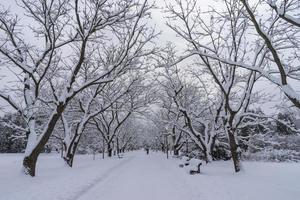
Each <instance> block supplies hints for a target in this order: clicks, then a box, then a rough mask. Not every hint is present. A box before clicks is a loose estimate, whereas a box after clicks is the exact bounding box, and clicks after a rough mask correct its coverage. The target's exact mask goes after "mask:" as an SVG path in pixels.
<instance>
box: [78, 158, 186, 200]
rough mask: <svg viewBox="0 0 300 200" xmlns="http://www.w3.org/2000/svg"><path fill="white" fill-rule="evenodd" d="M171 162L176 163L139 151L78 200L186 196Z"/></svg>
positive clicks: (177, 199) (178, 198)
mask: <svg viewBox="0 0 300 200" xmlns="http://www.w3.org/2000/svg"><path fill="white" fill-rule="evenodd" d="M170 165H171V166H172V165H174V162H173V163H170V161H169V160H166V159H165V158H163V155H161V154H155V153H153V154H150V155H145V153H144V152H138V153H136V154H134V155H133V157H132V158H131V159H130V160H129V161H128V162H126V164H123V165H122V167H118V168H116V170H114V173H110V174H109V177H107V178H106V179H105V180H103V179H100V180H99V181H98V182H97V183H95V184H93V185H92V187H89V188H88V189H86V190H85V191H84V192H82V193H81V195H79V196H78V197H77V198H76V200H120V199H125V200H156V199H172V200H182V199H185V197H186V196H187V195H188V194H187V191H186V190H182V188H184V185H183V184H184V183H185V181H184V180H180V179H179V178H178V177H177V176H176V173H175V172H174V169H175V168H172V167H171V169H170ZM176 169H178V170H179V168H178V167H176ZM190 195H191V194H189V196H190Z"/></svg>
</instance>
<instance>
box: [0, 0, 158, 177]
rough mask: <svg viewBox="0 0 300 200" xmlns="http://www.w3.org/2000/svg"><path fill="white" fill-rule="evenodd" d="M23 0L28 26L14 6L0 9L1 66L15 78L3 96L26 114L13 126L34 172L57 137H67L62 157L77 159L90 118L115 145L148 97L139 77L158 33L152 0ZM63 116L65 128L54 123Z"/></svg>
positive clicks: (0, 94) (27, 166)
mask: <svg viewBox="0 0 300 200" xmlns="http://www.w3.org/2000/svg"><path fill="white" fill-rule="evenodd" d="M19 3H20V5H19V6H20V7H21V8H22V9H23V11H24V17H26V18H27V19H28V20H30V22H31V25H30V26H28V27H24V26H22V25H21V24H22V19H20V18H19V17H18V16H15V15H13V14H11V13H10V11H9V10H1V12H0V31H1V35H0V37H1V38H0V40H1V47H0V53H1V65H2V66H1V67H5V68H6V70H9V71H11V72H12V74H14V75H15V80H16V82H14V83H13V84H7V85H6V87H5V88H4V89H2V90H1V92H0V97H1V98H2V99H4V100H5V101H6V102H7V103H8V104H9V105H10V106H11V107H13V108H14V109H15V110H16V111H17V112H18V113H19V115H20V116H21V117H22V119H23V121H24V126H22V127H21V126H17V125H15V124H14V126H15V128H18V129H19V130H20V131H21V132H22V133H23V134H25V135H26V138H27V139H26V149H25V156H24V160H23V170H24V172H25V173H26V174H29V175H31V176H35V168H36V162H37V158H38V156H39V154H40V153H41V152H42V151H43V149H44V147H45V145H46V144H47V142H48V141H49V139H50V138H51V137H52V136H54V135H59V136H60V138H63V146H64V159H65V160H66V162H67V163H68V164H69V165H70V166H72V163H73V157H74V154H75V151H76V148H77V146H78V143H79V140H80V138H81V136H82V134H83V133H84V131H85V129H86V128H87V125H88V124H94V125H95V126H96V127H98V128H99V130H101V134H102V135H103V138H104V139H105V140H106V142H107V145H110V144H111V141H112V140H113V138H114V136H115V135H117V134H118V133H119V131H118V130H119V127H120V126H121V125H122V124H123V123H124V121H125V120H126V119H127V118H128V117H129V116H130V115H131V114H132V113H133V112H134V111H136V110H138V109H140V108H141V107H142V106H143V105H144V104H147V101H142V100H144V99H148V94H147V93H145V92H144V91H149V90H146V88H143V87H147V86H145V85H144V84H143V85H141V81H142V78H143V76H144V73H145V71H146V70H147V69H146V68H145V67H144V66H145V64H146V63H147V62H148V59H149V58H148V57H149V56H150V55H151V54H153V53H155V47H154V45H153V44H151V41H152V40H153V39H154V38H155V37H156V33H155V31H154V30H153V29H152V28H151V27H149V26H147V19H148V18H149V16H150V13H149V10H150V9H151V8H152V5H151V4H149V3H148V2H147V0H145V1H138V0H136V1H126V0H117V1H107V0H100V1H94V0H88V1H84V2H82V1H79V0H74V1H69V0H60V1H56V0H49V1H39V0H22V1H20V2H19ZM29 38H32V41H30V39H29ZM134 88H136V89H134ZM139 91H143V92H139ZM141 101H142V103H141ZM103 116H105V117H103ZM60 120H61V121H62V122H61V124H62V125H63V131H59V130H58V129H55V128H56V127H57V125H58V123H60ZM57 132H58V133H57ZM62 135H63V137H62ZM109 149H110V148H109ZM109 151H110V150H109Z"/></svg>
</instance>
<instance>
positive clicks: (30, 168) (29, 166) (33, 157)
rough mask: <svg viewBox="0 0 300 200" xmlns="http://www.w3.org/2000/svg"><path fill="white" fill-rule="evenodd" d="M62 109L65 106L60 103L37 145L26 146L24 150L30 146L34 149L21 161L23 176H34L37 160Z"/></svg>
mask: <svg viewBox="0 0 300 200" xmlns="http://www.w3.org/2000/svg"><path fill="white" fill-rule="evenodd" d="M64 108H65V105H64V104H63V103H60V104H59V105H58V106H57V108H56V112H54V113H53V114H52V116H51V117H50V119H49V121H48V126H47V127H46V128H45V130H44V132H43V133H42V135H41V138H40V139H39V140H38V142H37V144H27V145H28V146H27V147H26V148H31V147H30V145H34V147H33V149H32V150H31V151H30V152H28V154H25V157H24V159H23V171H24V173H25V174H28V175H30V176H35V171H36V170H35V168H36V162H37V158H38V156H39V155H40V153H41V152H42V151H43V149H44V147H45V145H46V143H47V142H48V140H49V138H50V136H51V134H52V132H53V130H54V127H55V125H56V123H57V121H58V119H59V118H60V117H61V114H62V112H63V110H64Z"/></svg>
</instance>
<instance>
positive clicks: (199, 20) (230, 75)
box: [168, 0, 264, 172]
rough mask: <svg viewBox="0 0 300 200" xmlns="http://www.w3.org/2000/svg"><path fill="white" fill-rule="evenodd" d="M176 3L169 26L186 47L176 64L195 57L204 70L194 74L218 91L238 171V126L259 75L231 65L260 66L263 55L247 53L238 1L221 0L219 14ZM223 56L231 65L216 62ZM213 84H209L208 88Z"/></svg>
mask: <svg viewBox="0 0 300 200" xmlns="http://www.w3.org/2000/svg"><path fill="white" fill-rule="evenodd" d="M175 2H176V5H177V7H178V9H177V7H175V6H174V5H171V4H170V5H168V13H169V14H170V21H169V22H168V25H169V27H170V28H171V29H172V30H174V31H175V32H176V33H177V34H178V35H179V36H180V37H181V38H182V39H184V40H185V41H186V42H187V44H188V47H187V52H188V55H187V56H183V57H181V58H180V59H178V61H177V62H180V61H182V60H184V59H186V58H188V57H190V56H192V55H196V56H198V60H196V61H195V62H196V64H197V65H198V66H199V67H204V68H202V69H201V68H200V70H199V71H198V72H196V74H198V75H201V74H207V75H208V76H209V77H211V78H212V80H213V81H214V84H215V85H216V88H217V89H218V90H219V92H220V94H221V101H220V102H222V103H221V105H222V106H221V108H220V109H221V110H220V114H221V116H220V117H221V119H222V122H223V126H224V128H225V131H226V134H227V136H228V140H229V145H230V150H231V155H232V159H233V162H234V168H235V171H236V172H238V171H240V161H239V151H240V150H239V148H238V138H237V133H238V126H239V124H240V123H241V122H242V120H243V118H244V114H245V113H247V109H248V106H249V104H250V103H251V96H252V95H251V94H252V90H253V86H254V83H255V81H256V80H257V78H258V76H257V73H256V72H255V71H250V72H249V71H246V70H243V69H239V68H238V67H237V66H236V64H234V63H238V62H243V61H244V60H246V59H247V60H248V59H250V58H253V63H255V64H257V65H259V66H261V65H262V64H263V61H264V54H263V56H261V57H258V56H254V57H252V56H251V55H250V54H249V53H248V51H247V43H245V37H246V36H245V34H246V32H247V30H248V24H249V23H248V21H247V20H245V18H244V17H243V13H242V6H241V5H240V4H239V3H238V2H236V1H223V3H224V5H225V8H226V9H225V10H224V11H221V12H218V11H217V10H212V11H211V12H201V11H200V10H199V9H198V7H197V2H196V1H195V0H188V1H183V0H176V1H175ZM172 20H180V21H181V22H182V26H181V24H178V23H172ZM227 27H228V29H227ZM210 55H213V56H210ZM222 55H224V57H225V56H226V57H227V60H233V62H222V61H221V60H220V59H215V58H219V57H222ZM250 56H251V57H250ZM199 77H200V76H199ZM214 84H213V82H210V85H211V86H213V85H214ZM206 87H210V86H209V85H206Z"/></svg>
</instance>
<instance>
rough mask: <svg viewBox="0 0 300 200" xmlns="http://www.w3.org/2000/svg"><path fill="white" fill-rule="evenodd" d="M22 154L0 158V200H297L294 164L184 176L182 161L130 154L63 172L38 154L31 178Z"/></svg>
mask: <svg viewBox="0 0 300 200" xmlns="http://www.w3.org/2000/svg"><path fill="white" fill-rule="evenodd" d="M21 158H22V155H19V154H0V199H1V200H120V199H124V200H160V199H161V200H162V199H170V200H171V199H172V200H269V199H270V200H283V199H286V200H299V199H300V164H296V163H263V162H244V163H243V164H244V171H242V172H241V173H239V174H235V173H234V172H233V169H232V163H231V162H214V163H212V164H209V165H204V166H202V169H201V170H202V174H200V175H189V174H188V173H187V170H186V169H184V168H179V167H178V165H179V164H180V163H182V161H180V160H178V159H175V158H171V159H169V160H167V159H166V158H165V155H162V154H160V153H150V155H149V156H147V155H145V153H144V152H141V151H140V152H131V153H127V154H125V157H124V158H122V159H119V158H111V159H105V160H102V159H101V158H100V156H98V157H96V160H93V159H92V156H77V158H76V160H75V164H74V165H75V166H74V168H73V169H69V168H68V167H67V166H65V165H64V163H63V162H62V161H61V160H60V158H59V156H58V155H42V156H41V158H40V160H39V165H38V171H37V176H36V177H35V178H31V177H26V176H24V175H23V174H21V170H20V163H21Z"/></svg>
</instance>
